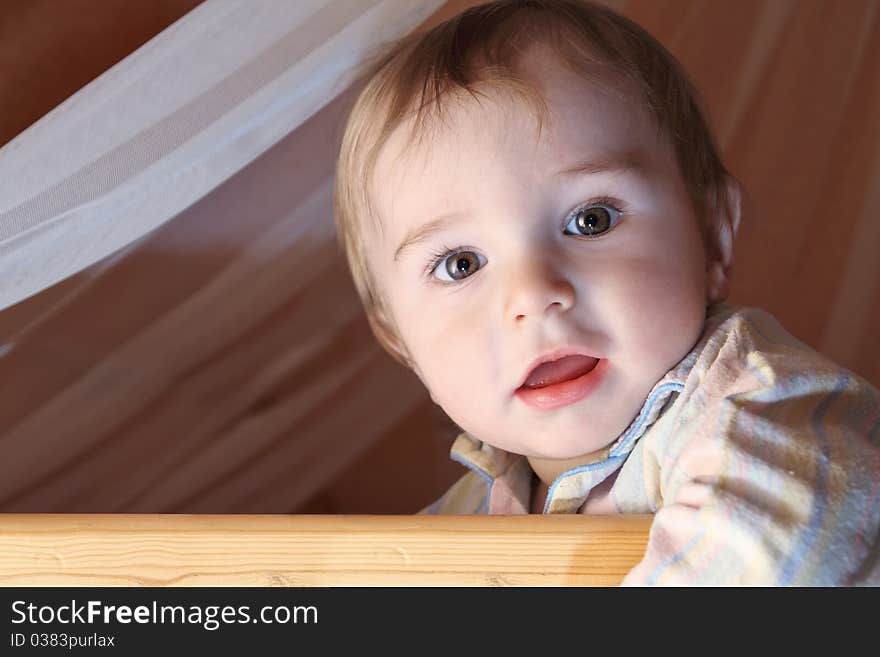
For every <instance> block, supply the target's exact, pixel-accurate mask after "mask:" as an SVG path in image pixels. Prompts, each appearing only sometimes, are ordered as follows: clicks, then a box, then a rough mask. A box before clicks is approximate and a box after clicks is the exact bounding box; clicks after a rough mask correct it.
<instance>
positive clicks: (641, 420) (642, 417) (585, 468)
mask: <svg viewBox="0 0 880 657" xmlns="http://www.w3.org/2000/svg"><path fill="white" fill-rule="evenodd" d="M683 388H684V384H683V383H679V382H678V381H670V382H668V383H664V384H663V385H661V386H658V387H657V388H656V389H655V390H654V391H653V392H652V393H651V394H650V395H648V399H647V400H645V403H644V404H642V410H641V412H639V416H638V418H637V419H636V422H635V423H634V424H633V425H632V426H631V427H630V428H629V429H628V430H627V431H626V433H625V434H624V435H623V437H622V438H621V439H620V442H618V444H617V447H614V448H612V449H611V451H610V452H609V453H608V458H606V459H602V460H601V461H595V462H593V463H588V464H586V465H578V466H576V467H574V468H571V469H570V470H566V471H565V472H563V473H562V474H560V475H559V476H558V477H556V479H555V480H554V481H553V485H552V486H550V489H549V490H548V491H547V499H546V500H544V510H543V513H547V509H549V508H550V502H551V500H552V499H553V494H554V492H555V491H556V487H557V486H558V485H559V484H560V483H562V480H563V479H566V478H568V477H570V476H571V475H576V474H580V473H582V472H589V471H590V470H598V469H600V468H602V467H607V466H609V465H614V466H615V467H614V468H613V469H611V470H609V471H608V473H607V474H606V475H605V477H606V478H607V477H608V476H609V475H610V474H611V473H612V472H614V471H615V470H617V468H618V467H620V462H622V461H624V460H626V457H627V456H629V453H630V452H631V451H632V450H633V447H635V441H636V440H637V439H638V438H637V437H636V436H637V434H638V430H639V429H641V428H642V426H643V425H644V424H645V422H646V420H647V417H648V413H650V412H651V410H652V409H653V407H654V403H655V402H656V400H657V397H659V396H660V394H661V393H663V392H666V391H667V390H670V391H673V392H674V391H676V390H677V391H679V392H681V390H682V389H683ZM603 481H604V479H603ZM599 483H601V482H597V483H596V484H594V486H593V487H594V488H595V486H598V485H599Z"/></svg>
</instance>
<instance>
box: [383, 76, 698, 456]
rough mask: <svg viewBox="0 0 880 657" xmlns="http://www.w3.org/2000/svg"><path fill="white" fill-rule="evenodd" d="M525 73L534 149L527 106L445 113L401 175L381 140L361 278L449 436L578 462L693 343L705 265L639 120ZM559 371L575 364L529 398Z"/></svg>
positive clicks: (655, 142)
mask: <svg viewBox="0 0 880 657" xmlns="http://www.w3.org/2000/svg"><path fill="white" fill-rule="evenodd" d="M532 62H533V63H532V64H531V66H534V67H536V69H535V71H536V74H537V75H539V76H540V77H539V79H540V80H541V81H542V83H543V84H544V85H545V92H546V99H547V103H548V106H549V109H550V111H551V120H550V122H549V123H548V122H545V124H544V126H543V131H542V134H541V137H540V140H539V141H536V130H535V122H534V119H533V118H532V117H530V116H529V112H528V109H527V108H526V106H525V105H520V104H518V103H513V102H512V101H507V102H504V101H501V100H499V102H498V103H490V104H484V107H483V108H481V107H479V106H478V105H476V103H473V102H471V101H468V102H467V103H466V104H463V105H461V106H456V107H454V108H452V109H451V110H450V113H449V114H447V115H445V116H446V117H447V119H449V120H451V128H452V129H451V130H445V131H443V132H442V133H441V134H440V135H438V136H437V137H436V138H434V139H432V140H431V141H430V147H429V149H428V151H429V152H421V153H417V154H408V155H407V156H406V157H405V158H402V159H400V160H396V158H397V156H398V154H399V153H400V152H401V148H402V143H403V137H404V135H403V134H402V133H401V131H398V132H397V133H395V134H394V135H393V136H392V139H391V141H390V142H389V143H388V145H387V146H386V147H385V148H384V150H383V151H382V153H381V155H380V158H379V160H378V166H377V169H376V178H375V180H376V181H377V183H376V184H375V187H374V189H375V194H376V197H375V198H376V206H377V209H378V211H379V214H380V217H381V219H382V226H383V230H382V231H381V234H377V235H375V236H374V237H373V238H372V239H371V241H370V243H369V244H367V245H366V246H367V249H368V251H367V253H368V262H369V264H370V267H371V268H372V270H373V271H374V272H375V276H376V278H377V282H378V284H379V286H380V288H381V290H382V292H383V293H384V295H385V298H386V300H387V303H388V305H389V308H390V311H391V314H392V315H393V318H394V320H395V321H396V323H397V326H398V328H399V330H400V335H401V337H402V339H403V342H404V343H405V345H406V347H407V349H408V351H409V354H410V355H411V357H412V359H413V360H414V362H415V365H416V367H417V370H418V373H419V375H420V377H421V378H422V380H423V381H424V383H425V384H426V386H427V387H428V389H429V390H430V392H431V395H432V397H433V399H434V400H435V402H436V403H438V404H439V405H440V406H441V407H442V408H443V409H444V410H445V412H446V413H447V414H448V415H449V416H450V417H451V418H452V420H454V421H455V422H456V423H457V424H458V425H459V426H460V427H461V428H462V429H464V430H466V431H468V432H470V433H472V434H473V435H474V436H476V437H477V438H479V439H481V440H483V441H485V442H487V443H489V444H491V445H494V446H496V447H500V448H502V449H506V450H508V451H512V452H516V453H519V454H524V455H526V456H530V457H533V458H538V459H567V460H571V459H576V460H577V459H583V460H584V461H587V460H589V458H588V455H589V454H590V453H592V452H595V451H596V450H599V449H601V448H603V447H605V446H606V445H608V444H609V443H611V442H612V441H614V440H615V439H616V438H617V437H618V436H619V435H620V434H621V432H623V431H624V430H625V429H626V427H627V426H628V425H629V423H630V422H631V421H632V420H633V418H634V417H635V416H636V415H637V413H638V412H639V410H640V409H641V407H642V404H643V403H644V401H645V397H646V395H647V393H648V391H649V390H650V389H651V387H652V386H653V385H654V384H655V383H656V382H657V381H658V380H659V379H660V378H661V377H662V376H663V375H664V374H665V373H666V372H667V371H668V370H669V369H671V368H672V367H673V366H675V365H676V364H677V363H678V362H679V361H680V360H681V358H682V357H683V356H684V355H685V354H687V352H688V351H689V350H690V349H691V348H692V347H693V345H694V344H695V342H696V341H697V339H698V338H699V335H700V333H701V329H702V325H703V320H704V317H705V309H706V304H707V300H706V289H707V288H706V285H707V283H706V255H705V250H704V246H703V243H702V240H701V236H700V231H699V228H698V224H697V220H696V218H695V216H694V211H693V209H692V207H691V204H690V203H689V199H688V195H687V192H686V189H685V186H684V183H683V181H682V178H681V174H680V172H679V168H678V166H677V164H676V161H675V158H674V155H673V152H672V150H671V149H670V148H669V147H668V146H667V145H666V144H665V143H664V142H663V141H662V139H661V137H660V136H659V135H658V131H657V129H656V128H655V125H654V124H653V123H652V122H651V120H650V118H649V117H648V115H647V114H646V112H645V110H643V108H642V103H641V102H639V101H637V100H634V99H631V98H629V99H628V98H616V97H614V96H612V95H610V94H608V93H605V92H602V91H600V90H598V89H596V88H592V87H589V86H587V85H585V84H584V83H581V82H578V81H577V79H576V78H573V77H571V76H570V74H568V73H567V72H564V71H562V70H560V69H559V68H558V67H553V66H542V64H541V60H539V59H533V60H532ZM579 164H585V167H586V168H585V170H583V171H581V172H580V173H577V172H575V173H564V171H565V170H567V169H573V168H574V167H575V166H576V165H579ZM437 217H442V218H443V219H441V220H440V221H438V222H436V223H434V222H433V220H434V219H435V218H437ZM425 227H428V228H430V229H431V230H427V231H426V230H424V228H425ZM414 236H415V237H417V239H414V240H411V241H409V242H407V239H408V238H412V237H414ZM402 245H403V246H402ZM564 354H580V355H581V357H580V358H566V359H564V360H559V361H558V364H559V367H558V368H556V369H551V370H547V369H546V368H544V369H543V371H538V372H536V373H535V375H536V376H535V377H533V378H532V379H531V380H528V381H527V379H528V376H529V373H530V371H531V370H532V368H533V367H534V366H535V364H536V362H537V361H540V360H542V359H546V358H558V357H559V356H560V355H564ZM596 359H598V364H597V365H596V366H595V368H594V369H593V370H592V371H590V372H589V373H587V374H584V372H585V371H587V370H588V369H589V368H590V367H591V366H592V365H593V364H594V363H596V362H597V361H596ZM554 377H557V378H558V377H563V378H564V379H567V382H564V383H558V384H555V385H549V386H546V385H544V384H546V383H549V382H551V381H553V380H555V379H554ZM524 383H526V384H527V385H526V386H524V385H523V384H524ZM534 386H543V387H534Z"/></svg>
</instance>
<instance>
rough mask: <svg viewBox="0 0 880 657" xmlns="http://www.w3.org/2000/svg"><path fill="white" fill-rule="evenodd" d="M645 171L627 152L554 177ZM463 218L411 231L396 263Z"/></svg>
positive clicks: (456, 214) (435, 221) (434, 222)
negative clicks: (423, 242) (406, 252)
mask: <svg viewBox="0 0 880 657" xmlns="http://www.w3.org/2000/svg"><path fill="white" fill-rule="evenodd" d="M644 169H645V166H644V159H643V158H642V156H641V154H640V153H639V152H637V151H625V152H622V153H613V154H609V155H603V156H600V157H598V158H595V157H594V158H590V159H588V160H581V161H579V162H576V163H575V164H572V165H571V166H568V167H565V168H564V169H561V170H560V171H557V172H556V173H555V174H554V177H556V178H577V177H580V176H592V175H596V174H599V173H632V172H636V171H643V170H644ZM462 216H464V213H461V212H450V213H448V214H442V215H440V216H439V217H435V218H433V219H431V220H430V221H428V222H426V223H424V224H422V225H421V226H419V227H418V228H415V229H413V230H411V231H409V232H408V233H407V234H406V236H405V237H404V238H403V240H401V242H400V245H399V246H398V247H397V250H396V251H395V252H394V261H395V262H397V260H398V259H399V258H400V254H401V253H403V252H404V251H405V250H406V249H408V248H409V247H411V246H413V245H415V244H417V243H419V242H422V241H424V240H425V239H427V238H428V237H430V236H431V235H433V234H434V233H437V232H439V231H441V230H443V229H444V228H446V227H448V226H449V225H450V224H452V223H454V222H455V220H456V219H459V218H461V217H462Z"/></svg>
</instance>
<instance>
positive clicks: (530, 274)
mask: <svg viewBox="0 0 880 657" xmlns="http://www.w3.org/2000/svg"><path fill="white" fill-rule="evenodd" d="M574 300H575V290H574V286H573V285H572V283H571V281H570V280H569V279H568V277H567V276H565V275H564V273H563V272H561V271H560V270H559V268H558V267H554V266H553V263H551V262H549V261H538V262H535V263H534V264H533V265H532V266H529V267H523V268H521V269H520V272H519V273H518V274H516V275H513V276H511V278H510V279H509V280H508V287H507V304H506V305H507V308H506V313H505V314H506V315H507V316H508V317H511V318H512V319H513V320H514V321H516V322H523V321H525V320H527V319H529V318H536V317H540V316H543V315H544V314H546V313H548V312H554V311H556V312H565V311H567V310H568V309H569V308H571V307H572V305H574Z"/></svg>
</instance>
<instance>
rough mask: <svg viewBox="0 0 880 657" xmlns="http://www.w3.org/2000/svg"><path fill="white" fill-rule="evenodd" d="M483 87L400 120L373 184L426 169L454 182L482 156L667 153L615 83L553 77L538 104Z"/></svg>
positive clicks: (638, 106)
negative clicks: (470, 162)
mask: <svg viewBox="0 0 880 657" xmlns="http://www.w3.org/2000/svg"><path fill="white" fill-rule="evenodd" d="M481 91H483V95H480V96H479V97H478V98H477V99H475V98H474V97H473V96H471V95H470V94H468V93H466V92H463V91H462V92H459V93H456V94H455V97H451V98H449V99H447V101H446V102H445V103H444V104H443V106H442V108H441V109H439V111H433V112H432V113H430V114H427V115H425V116H424V117H423V118H422V121H421V123H417V122H416V120H415V118H414V117H411V118H410V119H409V120H407V121H404V122H402V123H401V124H400V125H398V126H397V127H396V129H395V130H394V131H393V132H392V133H391V134H390V135H389V138H388V140H387V141H386V142H385V144H384V145H383V146H382V148H381V150H380V151H379V156H378V158H377V161H376V167H375V171H376V173H377V174H378V175H377V176H374V183H375V184H376V187H387V185H385V183H386V182H388V181H390V180H394V181H395V183H396V184H402V183H403V181H410V182H412V181H413V179H414V178H416V177H419V176H423V175H425V174H428V175H430V176H434V177H435V178H441V179H448V178H451V179H455V178H456V177H457V176H456V174H457V173H458V172H459V171H460V170H462V169H466V168H467V167H466V165H467V162H468V160H471V159H475V158H477V157H486V156H489V157H491V156H493V155H497V157H499V158H500V157H507V158H513V159H515V160H516V161H517V162H533V163H535V164H536V165H540V164H542V163H545V164H548V165H553V164H554V163H558V161H559V160H567V159H572V158H574V157H577V156H579V155H583V156H588V155H590V154H592V155H594V156H596V157H600V156H605V157H608V156H611V155H613V154H616V153H624V152H633V151H643V152H646V153H650V152H652V151H658V154H659V152H660V151H665V150H668V149H667V146H668V144H666V143H665V142H664V140H663V139H661V138H660V135H659V134H658V131H657V129H656V126H655V124H654V122H653V120H652V118H651V117H650V115H649V113H648V112H647V110H646V109H645V107H644V103H643V102H641V100H640V99H639V98H635V97H633V94H632V93H628V92H627V91H622V90H620V89H618V88H615V87H603V86H599V85H594V84H590V83H582V84H580V85H572V84H571V83H570V81H568V80H564V79H562V80H556V81H553V80H551V81H549V82H548V83H546V84H545V85H544V88H543V89H540V92H541V95H540V96H539V97H537V98H538V100H537V101H535V100H531V99H528V98H524V97H523V96H522V95H521V94H520V93H517V92H516V91H513V90H509V89H506V88H504V87H500V88H495V87H486V88H485V89H484V90H481ZM472 182H477V181H472Z"/></svg>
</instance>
